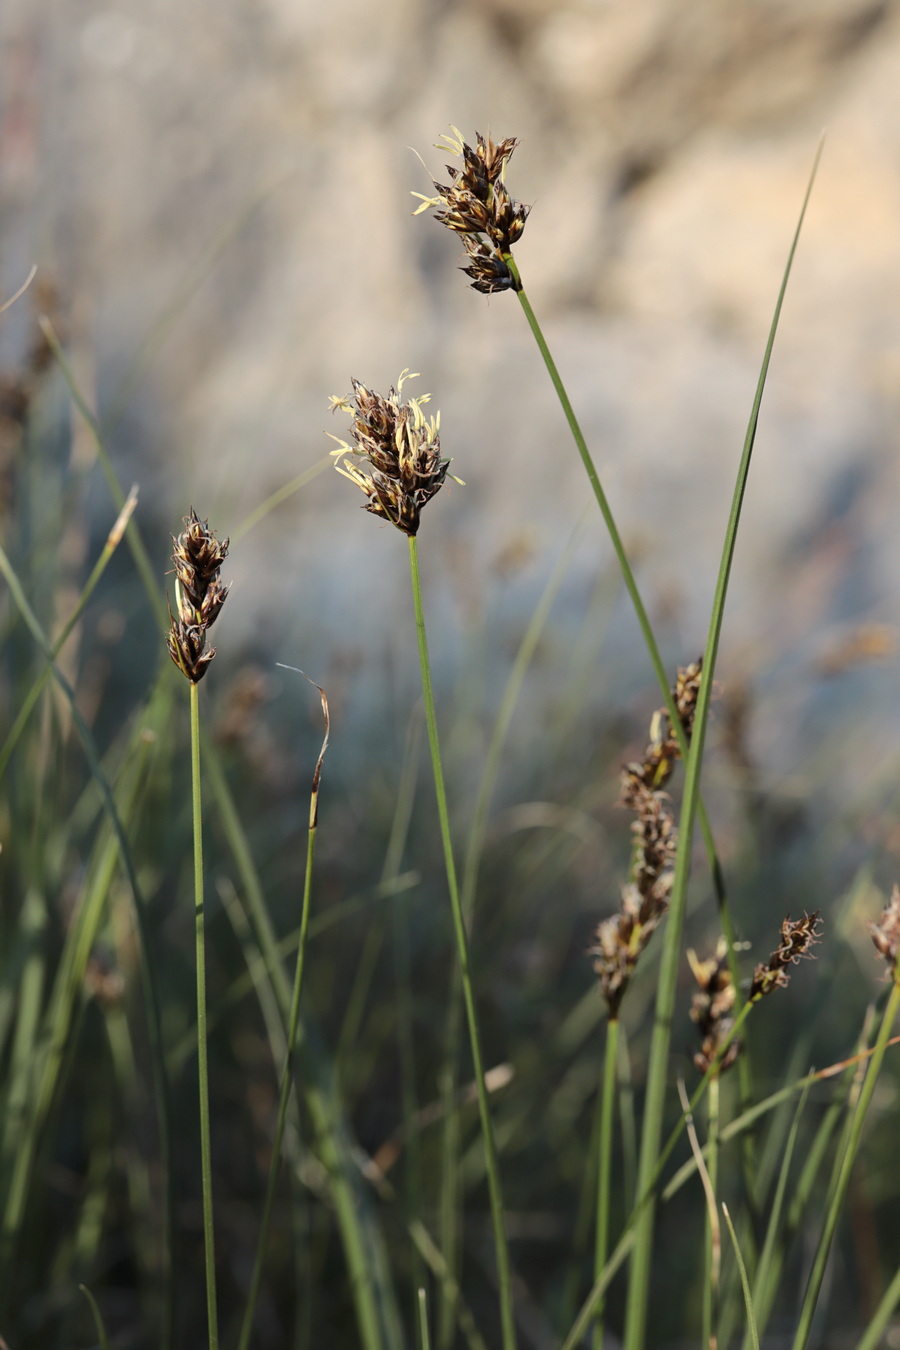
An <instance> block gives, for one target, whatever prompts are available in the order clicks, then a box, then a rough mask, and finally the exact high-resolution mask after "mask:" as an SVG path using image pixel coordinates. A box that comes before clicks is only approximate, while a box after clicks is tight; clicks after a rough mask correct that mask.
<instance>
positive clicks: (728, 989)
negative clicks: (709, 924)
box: [687, 938, 741, 1073]
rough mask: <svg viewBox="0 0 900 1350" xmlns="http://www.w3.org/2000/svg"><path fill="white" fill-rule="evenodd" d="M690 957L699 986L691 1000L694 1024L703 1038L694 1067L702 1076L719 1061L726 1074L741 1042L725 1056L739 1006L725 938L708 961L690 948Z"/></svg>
mask: <svg viewBox="0 0 900 1350" xmlns="http://www.w3.org/2000/svg"><path fill="white" fill-rule="evenodd" d="M687 956H688V963H689V964H690V967H691V973H692V975H693V976H694V979H695V980H696V981H697V985H698V989H697V992H696V994H694V996H693V998H692V999H691V1021H692V1022H694V1023H695V1024H696V1026H697V1030H698V1031H699V1033H700V1036H701V1038H702V1044H701V1046H700V1049H699V1050H698V1051H697V1053H696V1054H695V1055H694V1064H695V1065H696V1067H697V1068H698V1069H699V1070H700V1072H701V1073H707V1072H708V1071H709V1070H710V1069H711V1068H712V1066H713V1065H714V1064H715V1063H716V1061H717V1060H718V1072H719V1073H724V1072H725V1070H726V1069H730V1068H731V1066H732V1064H733V1063H734V1061H735V1060H736V1059H737V1057H738V1055H739V1054H740V1052H741V1042H740V1040H738V1038H737V1037H735V1038H734V1039H733V1040H732V1041H730V1042H729V1043H728V1044H727V1046H726V1048H725V1051H724V1053H722V1047H723V1046H725V1045H726V1042H728V1037H729V1036H730V1035H731V1031H732V1028H733V1027H734V1017H733V1016H732V1013H733V1011H734V1004H735V992H734V983H733V982H732V979H731V971H730V970H729V969H728V959H727V948H726V946H725V939H724V938H721V939H720V940H719V945H718V947H717V948H716V954H715V956H711V957H709V959H708V960H706V961H701V960H700V959H699V957H698V956H697V953H696V952H695V951H693V950H690V949H689V950H688V954H687ZM720 1055H721V1058H719V1056H720Z"/></svg>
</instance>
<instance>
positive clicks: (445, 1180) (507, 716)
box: [437, 525, 581, 1350]
mask: <svg viewBox="0 0 900 1350" xmlns="http://www.w3.org/2000/svg"><path fill="white" fill-rule="evenodd" d="M580 534H581V525H579V526H578V528H577V529H575V530H574V531H573V533H572V536H571V538H570V540H569V542H568V544H567V545H566V547H565V549H564V550H563V552H562V554H561V555H560V557H559V560H558V561H557V563H556V566H555V567H554V568H553V570H552V572H551V573H550V576H549V578H548V580H547V583H546V585H545V587H544V590H543V592H542V593H541V597H540V599H539V600H538V603H537V605H536V607H535V610H534V613H533V614H532V616H531V619H530V621H529V624H528V627H527V628H526V630H525V634H524V636H523V638H522V641H521V643H520V644H519V649H518V651H517V652H516V656H515V660H514V661H513V664H512V668H511V669H510V672H509V677H508V679H507V681H506V686H505V688H504V690H503V694H502V696H501V699H500V707H499V710H498V712H497V718H496V721H495V722H494V727H493V730H492V732H491V739H490V742H489V744H488V748H487V753H486V755H485V759H484V767H483V769H482V771H481V777H480V780H479V783H478V790H477V792H476V795H475V804H474V807H473V808H472V823H471V825H470V827H469V838H468V842H467V845H466V854H465V858H464V861H463V876H462V893H461V903H462V911H463V915H464V917H465V920H466V926H467V928H471V924H472V915H473V913H474V910H475V896H476V892H477V889H478V871H479V868H480V866H481V859H482V855H483V853H484V840H485V835H486V833H487V822H488V813H489V811H490V806H491V800H492V798H493V795H494V789H495V788H496V786H497V778H498V777H499V774H500V764H501V761H502V758H503V747H504V745H505V743H506V738H507V735H508V734H509V728H510V726H511V724H512V719H513V714H514V713H515V709H516V704H517V703H518V700H519V695H520V693H521V692H522V686H523V684H524V682H525V676H526V674H527V673H528V667H529V666H530V664H531V660H532V657H533V656H534V653H535V651H536V649H537V645H538V642H539V641H540V637H541V633H542V632H543V630H544V628H545V626H546V623H547V620H548V618H549V617H550V611H551V609H552V607H553V602H554V600H555V599H556V596H557V595H558V594H559V588H560V586H561V585H562V583H563V581H564V579H565V576H566V573H567V571H568V569H569V567H570V565H571V562H572V557H573V555H574V552H575V548H576V546H577V544H578V539H579V536H580ZM461 995H462V990H461V986H460V981H459V972H458V970H455V971H454V973H453V980H452V982H451V987H450V1001H449V1008H448V1012H447V1026H446V1033H445V1038H444V1047H445V1049H444V1070H443V1072H442V1074H441V1082H440V1087H441V1098H442V1100H443V1103H444V1123H443V1129H442V1141H441V1194H440V1230H439V1231H440V1238H441V1248H442V1250H443V1252H444V1256H445V1258H446V1260H447V1261H448V1262H449V1263H450V1264H451V1266H452V1267H453V1268H454V1269H456V1268H457V1266H458V1264H459V1211H460V1204H459V1153H460V1148H461V1139H462V1125H461V1122H460V1118H459V1092H458V1088H459V1039H460V1033H461V1028H462V1009H461ZM455 1330H456V1314H455V1310H454V1308H453V1306H452V1305H451V1304H450V1303H449V1302H448V1300H447V1296H446V1291H445V1287H444V1286H442V1288H441V1299H440V1303H439V1305H438V1328H437V1344H438V1350H448V1347H449V1346H450V1344H451V1342H452V1340H453V1336H454V1334H455Z"/></svg>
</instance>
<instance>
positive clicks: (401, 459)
mask: <svg viewBox="0 0 900 1350" xmlns="http://www.w3.org/2000/svg"><path fill="white" fill-rule="evenodd" d="M410 378H414V377H413V376H411V375H410V372H409V370H404V371H403V372H402V374H401V375H400V378H399V380H398V381H397V388H396V389H394V388H391V390H390V391H389V393H388V394H387V396H386V397H385V396H383V395H381V394H378V393H375V392H373V391H371V390H369V389H367V388H366V386H365V385H364V384H362V383H361V382H360V381H359V380H353V381H352V385H353V393H352V394H351V395H349V396H340V397H338V396H334V397H332V400H331V406H332V410H333V411H334V410H337V409H342V410H343V411H345V412H349V413H350V414H351V416H352V418H353V423H352V430H351V437H352V440H351V441H343V440H340V439H339V438H338V437H333V439H334V440H336V441H337V443H338V449H337V450H336V451H334V452H333V453H334V455H335V457H336V460H337V463H336V465H335V467H336V468H337V469H338V471H339V472H340V473H342V474H343V475H344V477H345V478H348V479H349V480H350V481H351V482H352V483H355V484H356V486H357V487H359V488H361V489H362V491H363V492H364V493H365V496H366V499H367V500H366V504H365V509H366V510H367V511H369V512H371V514H372V515H374V516H377V517H378V518H379V519H381V520H383V521H387V522H389V523H390V524H392V525H394V526H395V527H396V528H397V529H398V530H400V532H401V533H403V534H405V535H406V538H407V542H408V546H409V569H410V579H411V583H412V595H413V609H414V612H415V622H416V634H417V637H418V646H419V664H420V667H421V676H422V695H423V701H424V705H425V722H426V727H427V730H428V743H429V747H430V750H431V766H432V773H433V777H434V789H435V796H436V798H437V809H438V819H439V822H440V831H441V843H442V847H443V853H444V866H445V870H446V875H447V887H448V890H449V892H450V904H451V909H452V913H453V929H454V935H455V938H456V947H457V959H458V962H459V976H460V981H461V984H462V991H463V1001H464V1003H465V1009H466V1020H467V1023H468V1029H469V1044H470V1048H471V1054H472V1066H473V1070H474V1074H475V1084H476V1089H477V1095H478V1109H479V1116H480V1120H481V1131H482V1138H483V1143H484V1155H485V1166H486V1170H487V1178H488V1190H489V1194H490V1206H491V1225H492V1229H493V1236H494V1250H495V1257H496V1261H497V1280H498V1285H499V1296H500V1321H501V1328H502V1343H503V1350H515V1345H516V1331H515V1319H514V1315H513V1299H512V1271H511V1267H510V1259H509V1246H508V1242H507V1237H506V1227H505V1220H504V1213H503V1195H502V1190H501V1183H500V1166H499V1161H498V1157H497V1144H496V1139H495V1136H494V1125H493V1120H492V1117H491V1109H490V1103H489V1100H488V1088H487V1083H486V1081H485V1071H484V1059H483V1055H482V1049H481V1033H480V1030H479V1024H478V1014H477V1009H476V1004H475V992H474V988H473V985H472V977H471V972H470V968H469V937H468V931H467V924H466V915H465V914H464V912H463V906H462V900H461V897H460V888H459V883H458V880H457V871H456V862H455V859H454V853H453V842H452V839H451V836H450V818H449V812H448V809H447V792H446V787H445V784H444V771H443V767H442V762H441V748H440V741H439V738H438V729H437V715H436V712H435V704H434V690H433V686H432V680H431V663H430V661H429V656H428V638H427V635H426V631H425V611H424V606H423V602H422V582H421V576H420V571H419V554H418V544H417V535H418V531H419V524H420V520H421V512H422V509H423V508H424V507H425V506H426V505H427V503H428V502H429V501H430V500H431V499H432V498H433V497H434V496H435V494H436V493H437V492H438V491H439V490H440V488H441V487H442V485H443V483H444V481H445V479H446V478H447V476H448V470H449V467H450V460H449V459H445V458H443V457H442V454H441V442H440V413H436V414H435V415H434V416H432V417H426V416H425V413H424V412H423V411H422V407H423V404H425V403H427V402H428V399H429V397H430V396H429V395H427V394H425V395H420V396H419V398H411V399H409V400H408V402H405V403H404V402H403V401H402V398H401V394H402V389H403V385H404V383H405V381H406V380H408V379H410ZM450 476H451V477H452V476H453V475H450ZM455 481H457V482H460V481H461V480H459V479H456V480H455Z"/></svg>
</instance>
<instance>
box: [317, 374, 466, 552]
mask: <svg viewBox="0 0 900 1350" xmlns="http://www.w3.org/2000/svg"><path fill="white" fill-rule="evenodd" d="M415 378H416V377H415V375H413V374H410V372H409V371H408V370H404V371H403V372H402V373H401V375H400V378H399V380H398V381H397V388H396V389H394V388H393V387H392V388H391V389H390V390H389V391H388V395H387V397H386V398H385V397H383V396H382V395H381V394H375V393H373V392H372V391H371V390H369V389H367V388H366V386H365V385H364V384H361V383H360V382H359V380H353V381H351V383H352V385H353V393H352V395H350V396H349V397H347V398H342V397H336V396H334V395H332V398H331V410H332V412H334V411H335V410H336V409H337V408H341V409H343V410H344V411H345V412H349V413H352V414H353V425H352V427H351V431H350V434H351V437H352V443H351V442H348V441H342V440H340V439H339V438H338V437H337V436H332V437H331V439H332V440H333V441H337V444H338V449H337V450H333V451H332V454H333V455H335V456H336V457H338V458H340V457H341V456H345V458H344V459H343V460H342V461H341V462H340V463H336V464H335V468H336V469H337V471H338V473H342V474H343V475H344V477H345V478H349V479H350V481H351V483H355V484H356V486H357V487H359V488H361V489H362V491H363V492H364V493H365V494H366V496H367V498H368V501H367V502H366V506H365V509H366V510H367V511H371V512H372V514H373V515H374V516H381V518H382V520H389V521H390V522H391V524H392V525H396V527H397V529H398V530H402V531H403V533H404V534H406V535H409V536H413V535H415V534H417V533H418V529H419V518H420V515H421V511H422V508H423V507H424V506H425V505H426V504H427V503H428V502H430V501H431V499H432V497H433V496H434V495H435V493H437V492H439V491H440V489H441V487H442V485H443V482H444V479H445V478H446V477H447V469H448V468H449V466H450V461H449V459H442V458H441V438H440V425H441V415H440V413H436V414H435V415H434V417H430V418H426V417H425V414H424V413H423V412H422V404H423V403H427V402H428V400H429V399H430V398H431V395H430V394H422V395H421V396H420V397H419V398H411V399H410V400H409V402H408V403H402V402H401V400H400V394H401V391H402V389H403V385H404V382H405V381H406V380H411V379H415ZM329 434H330V433H329ZM355 460H358V461H362V462H363V463H364V464H365V465H366V467H367V469H368V472H364V471H363V469H362V468H361V467H360V465H359V464H358V463H354V461H355ZM450 477H451V478H453V475H452V474H451V475H450ZM454 482H456V483H461V482H462V479H460V478H454Z"/></svg>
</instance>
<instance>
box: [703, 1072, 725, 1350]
mask: <svg viewBox="0 0 900 1350" xmlns="http://www.w3.org/2000/svg"><path fill="white" fill-rule="evenodd" d="M720 1081H721V1080H720V1078H719V1074H718V1071H716V1072H715V1073H714V1074H713V1075H712V1077H711V1078H710V1082H709V1094H708V1097H707V1102H706V1118H707V1124H708V1137H707V1148H708V1152H707V1155H706V1172H707V1175H708V1177H709V1185H710V1190H711V1191H712V1194H713V1197H715V1196H716V1194H717V1190H718V1179H719V1084H720ZM714 1240H715V1235H714V1233H713V1229H712V1218H711V1215H710V1214H709V1212H708V1211H707V1215H706V1244H705V1245H706V1253H705V1265H706V1278H705V1279H704V1281H703V1333H702V1338H701V1347H702V1350H712V1348H713V1347H714V1346H715V1344H716V1339H715V1336H716V1320H717V1319H716V1311H717V1309H716V1304H717V1302H718V1293H719V1288H718V1278H717V1271H716V1266H717V1261H716V1257H715V1252H714V1251H713V1242H714Z"/></svg>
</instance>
